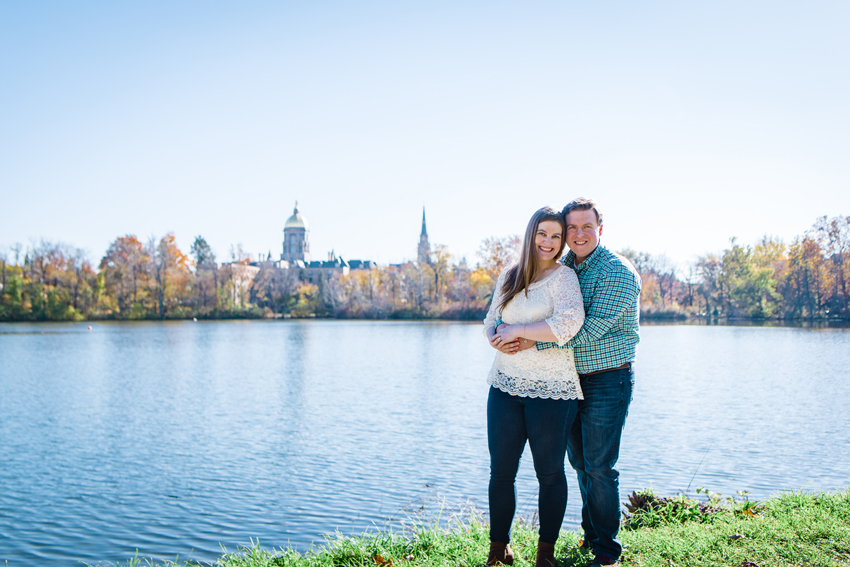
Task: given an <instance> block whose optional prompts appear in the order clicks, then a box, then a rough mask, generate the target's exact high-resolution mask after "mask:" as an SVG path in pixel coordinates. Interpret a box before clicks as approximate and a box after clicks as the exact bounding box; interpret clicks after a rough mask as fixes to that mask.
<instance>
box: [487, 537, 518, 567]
mask: <svg viewBox="0 0 850 567" xmlns="http://www.w3.org/2000/svg"><path fill="white" fill-rule="evenodd" d="M513 564H514V552H513V551H511V545H510V544H509V543H503V542H501V541H491V542H490V553H489V554H488V555H487V567H493V566H494V565H513Z"/></svg>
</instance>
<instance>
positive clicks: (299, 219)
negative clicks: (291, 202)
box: [280, 201, 310, 265]
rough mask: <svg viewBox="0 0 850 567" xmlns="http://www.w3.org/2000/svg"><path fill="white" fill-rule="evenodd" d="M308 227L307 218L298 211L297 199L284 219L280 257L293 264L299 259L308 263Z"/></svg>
mask: <svg viewBox="0 0 850 567" xmlns="http://www.w3.org/2000/svg"><path fill="white" fill-rule="evenodd" d="M309 232H310V229H309V228H308V226H307V219H305V218H304V216H303V215H302V214H301V213H300V212H299V211H298V201H295V210H294V211H293V212H292V216H291V217H289V218H288V219H286V224H284V225H283V254H281V255H280V259H281V260H283V261H285V262H289V264H290V265H291V264H295V263H297V262H298V261H299V260H300V261H301V262H303V263H305V264H309V263H310V239H309V238H308V235H309Z"/></svg>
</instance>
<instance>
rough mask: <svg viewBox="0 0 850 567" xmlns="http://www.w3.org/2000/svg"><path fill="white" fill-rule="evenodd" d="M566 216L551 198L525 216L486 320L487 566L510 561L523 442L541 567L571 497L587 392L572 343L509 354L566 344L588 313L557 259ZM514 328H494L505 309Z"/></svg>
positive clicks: (549, 559)
mask: <svg viewBox="0 0 850 567" xmlns="http://www.w3.org/2000/svg"><path fill="white" fill-rule="evenodd" d="M565 239H566V224H565V222H564V218H563V217H562V216H561V215H560V214H559V213H557V212H556V211H555V210H553V209H551V208H549V207H544V208H542V209H540V210H539V211H537V212H536V213H534V216H532V217H531V220H530V221H529V223H528V228H526V231H525V239H524V240H523V245H522V253H521V256H520V260H519V263H518V264H516V265H514V266H511V267H510V268H507V269H506V270H504V271H503V272H502V273H501V275H500V276H499V280H498V282H497V283H496V289H495V291H494V292H493V301H492V303H491V305H490V310H489V311H488V313H487V318H486V319H484V327H485V334H486V336H487V337H488V339H489V340H490V345H491V346H492V347H493V348H495V349H496V350H498V351H499V352H498V353H496V360H495V361H494V362H493V367H492V368H491V369H490V375H489V377H488V380H487V382H488V383H489V384H490V385H491V388H490V397H489V399H488V401H487V442H488V445H489V448H490V487H489V496H490V553H489V556H488V558H487V565H495V564H497V563H504V564H506V565H512V564H513V561H514V554H513V552H512V551H511V548H510V545H508V543H509V542H510V528H511V523H512V522H513V517H514V512H515V511H516V489H515V487H514V481H515V479H516V473H517V469H518V468H519V460H520V457H521V456H522V451H523V449H524V448H525V442H526V440H527V441H528V444H529V445H530V447H531V456H532V458H533V460H534V470H535V472H536V473H537V480H538V482H539V484H540V492H539V497H538V507H539V513H540V532H539V541H538V543H537V559H536V563H535V565H536V567H554V565H555V554H554V552H555V542H556V541H557V539H558V533H559V532H560V530H561V523H562V522H563V520H564V511H565V509H566V506H567V478H566V475H565V474H564V455H565V453H566V450H567V434H568V433H569V431H570V426H571V425H572V422H573V418H574V417H575V415H576V409H577V406H578V402H577V400H579V399H582V394H581V387H580V386H579V380H578V373H577V372H576V369H575V362H574V361H573V351H572V349H548V350H543V351H540V352H538V351H537V350H536V349H528V350H523V351H520V352H517V353H516V354H507V353H506V352H503V351H502V350H500V349H501V347H504V346H505V345H507V344H508V343H510V342H511V341H514V340H516V339H518V338H519V340H524V339H525V340H528V339H532V340H536V341H544V342H557V343H558V344H559V345H563V344H564V343H566V342H567V341H568V340H569V339H570V338H571V337H572V336H573V335H574V334H576V333H577V332H578V330H579V329H580V328H581V325H582V323H583V322H584V307H583V304H582V299H581V289H580V288H579V283H578V278H577V277H576V274H575V272H573V270H571V269H570V268H567V267H566V266H564V265H563V264H561V263H560V262H558V259H559V258H560V257H561V253H562V252H563V250H564V242H565ZM500 316H501V319H502V321H503V322H504V323H506V324H507V327H502V328H501V330H500V331H499V332H496V328H495V327H496V322H497V321H498V319H499V317H500Z"/></svg>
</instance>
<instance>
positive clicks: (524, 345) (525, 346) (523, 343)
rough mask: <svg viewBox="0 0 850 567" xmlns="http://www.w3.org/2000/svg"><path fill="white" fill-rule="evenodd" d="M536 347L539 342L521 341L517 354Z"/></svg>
mask: <svg viewBox="0 0 850 567" xmlns="http://www.w3.org/2000/svg"><path fill="white" fill-rule="evenodd" d="M536 346H537V341H532V340H531V339H519V348H518V349H517V352H519V351H521V350H527V349H530V348H534V347H536Z"/></svg>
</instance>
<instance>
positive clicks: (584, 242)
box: [516, 199, 641, 567]
mask: <svg viewBox="0 0 850 567" xmlns="http://www.w3.org/2000/svg"><path fill="white" fill-rule="evenodd" d="M563 213H564V215H565V216H566V222H567V246H569V248H570V252H569V253H568V254H567V255H566V256H565V257H564V258H563V259H562V262H563V263H564V264H565V265H566V266H568V267H570V268H573V269H574V270H575V271H576V275H577V276H578V280H579V284H580V285H581V293H582V296H583V298H584V310H585V319H584V325H583V326H582V328H581V330H579V332H578V333H576V335H575V336H574V337H573V338H572V339H570V341H569V342H568V343H567V344H566V345H564V346H563V347H558V345H557V344H555V343H535V342H534V341H530V340H529V341H525V340H520V341H518V344H517V346H516V348H517V350H523V349H525V348H531V347H532V346H536V347H537V349H538V350H544V349H547V348H571V349H573V354H574V356H575V363H576V369H577V370H578V373H579V380H580V382H581V389H582V392H583V393H584V400H579V407H578V414H577V415H576V419H575V421H574V422H573V426H572V430H571V431H570V435H569V441H568V445H567V454H568V456H569V459H570V464H571V465H572V467H573V468H574V469H575V470H576V473H577V475H578V483H579V489H580V490H581V500H582V508H581V526H582V529H583V530H584V541H583V544H582V545H583V546H584V547H589V548H590V549H591V550H592V551H593V554H594V561H593V563H592V564H591V567H608V566H616V565H619V558H620V555H621V553H622V551H623V548H622V545H621V544H620V541H619V540H618V539H617V533H618V532H619V529H620V494H619V481H618V476H619V473H618V472H617V470H616V469H614V465H616V463H617V458H618V457H619V453H620V438H621V436H622V433H623V426H624V425H625V422H626V415H627V414H628V410H629V403H630V402H631V399H632V388H633V385H634V369H633V368H632V364H633V363H634V361H635V355H636V354H637V344H638V341H639V340H640V336H639V327H638V319H639V316H640V306H639V301H640V285H641V282H640V276H639V275H638V273H637V271H636V270H635V269H634V267H633V266H632V264H631V263H630V262H629V261H628V260H627V259H626V258H624V257H622V256H620V255H619V254H615V253H613V252H611V251H610V250H608V249H607V248H605V247H604V246H602V245H601V244H600V243H599V240H600V238H601V236H602V214H601V213H600V212H599V209H598V207H597V205H596V203H595V202H594V201H593V200H591V199H576V200H574V201H572V202H570V203H568V204H567V206H566V207H564V210H563Z"/></svg>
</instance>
